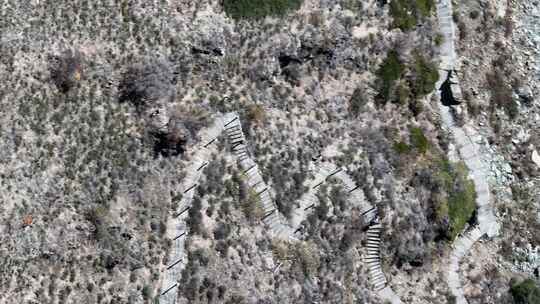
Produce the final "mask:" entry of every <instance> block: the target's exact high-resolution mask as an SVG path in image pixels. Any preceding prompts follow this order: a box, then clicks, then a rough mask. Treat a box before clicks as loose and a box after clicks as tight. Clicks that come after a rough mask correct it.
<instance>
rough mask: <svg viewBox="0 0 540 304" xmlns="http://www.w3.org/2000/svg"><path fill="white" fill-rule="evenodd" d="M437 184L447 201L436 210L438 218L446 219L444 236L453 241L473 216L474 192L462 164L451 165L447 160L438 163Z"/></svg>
mask: <svg viewBox="0 0 540 304" xmlns="http://www.w3.org/2000/svg"><path fill="white" fill-rule="evenodd" d="M438 169H439V171H438V179H439V184H440V185H441V186H442V187H443V188H444V189H445V191H446V193H447V200H446V201H442V202H440V204H439V207H438V208H437V211H436V212H437V217H438V218H448V221H449V227H448V230H447V231H446V236H447V237H448V239H450V240H454V239H455V238H456V236H457V235H458V234H459V233H460V232H461V231H462V230H463V229H464V228H465V225H466V224H467V222H468V221H470V220H471V218H472V217H473V216H474V211H475V210H476V190H475V188H474V183H473V182H472V181H471V180H469V179H468V177H467V176H468V171H467V167H466V166H465V164H464V163H451V162H450V161H448V160H447V159H443V160H441V161H439V165H438Z"/></svg>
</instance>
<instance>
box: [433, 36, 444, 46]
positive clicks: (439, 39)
mask: <svg viewBox="0 0 540 304" xmlns="http://www.w3.org/2000/svg"><path fill="white" fill-rule="evenodd" d="M433 41H434V42H435V45H436V46H440V45H441V44H442V43H443V42H444V36H443V35H442V34H437V35H435V38H434V39H433Z"/></svg>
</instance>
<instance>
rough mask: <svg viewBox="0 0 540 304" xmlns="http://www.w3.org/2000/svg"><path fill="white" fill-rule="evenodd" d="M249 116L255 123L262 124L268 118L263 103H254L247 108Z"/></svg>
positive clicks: (251, 121) (250, 120)
mask: <svg viewBox="0 0 540 304" xmlns="http://www.w3.org/2000/svg"><path fill="white" fill-rule="evenodd" d="M247 118H248V120H249V122H250V124H251V123H253V124H261V123H262V122H264V121H265V120H266V112H265V110H264V108H263V106H262V105H260V104H253V105H249V106H248V108H247Z"/></svg>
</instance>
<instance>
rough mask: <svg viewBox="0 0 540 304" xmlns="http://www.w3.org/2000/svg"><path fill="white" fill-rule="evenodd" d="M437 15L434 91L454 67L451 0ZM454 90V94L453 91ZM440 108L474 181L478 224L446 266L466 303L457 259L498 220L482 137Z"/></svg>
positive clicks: (491, 232)
mask: <svg viewBox="0 0 540 304" xmlns="http://www.w3.org/2000/svg"><path fill="white" fill-rule="evenodd" d="M437 15H438V19H439V27H440V31H441V33H442V35H443V44H442V46H441V65H440V70H439V75H440V77H439V78H440V79H439V82H438V83H437V85H436V88H437V93H438V94H440V88H441V85H442V83H443V82H444V81H445V80H446V79H447V77H448V74H449V73H450V72H451V71H454V70H455V66H456V58H457V56H456V52H455V45H454V41H455V25H454V22H453V20H452V1H451V0H440V1H438V2H437ZM452 74H453V76H454V79H451V83H452V86H451V89H452V93H453V94H454V95H455V96H456V95H457V97H456V99H459V96H460V95H461V89H460V88H459V80H458V79H457V76H455V74H456V73H452ZM456 93H457V94H456ZM439 110H440V115H441V120H442V122H443V126H444V128H446V129H447V130H448V131H450V133H452V135H453V137H454V144H455V145H456V148H457V150H458V152H459V155H460V157H461V159H462V160H463V161H464V163H465V165H466V166H467V168H468V169H469V177H470V178H471V180H472V181H473V183H474V186H475V189H476V193H477V198H476V205H477V218H478V225H477V226H476V227H474V228H472V229H470V230H469V231H467V232H464V233H463V234H462V235H460V236H459V237H458V238H457V239H456V240H455V241H454V243H453V246H452V247H453V249H452V252H451V253H450V263H449V266H448V274H447V282H448V287H449V288H450V291H451V292H452V294H453V295H454V296H455V297H456V303H457V304H467V303H468V302H467V299H466V298H465V296H464V293H463V286H462V284H461V280H460V277H459V263H460V260H461V259H462V258H463V257H464V256H465V255H466V254H467V253H468V252H469V250H470V248H471V247H472V245H473V244H474V243H475V242H476V241H478V240H479V239H480V238H481V237H482V236H483V235H487V236H488V237H493V236H495V235H497V234H498V232H499V229H500V227H499V223H498V222H497V219H496V217H495V213H494V206H493V200H492V198H491V191H490V187H489V183H488V176H489V168H488V166H487V164H486V162H487V161H486V160H485V159H484V157H485V154H484V153H482V152H481V151H480V146H479V143H477V142H476V140H475V138H481V136H480V134H479V133H478V132H477V131H476V130H475V128H474V127H473V126H472V125H470V124H467V125H465V126H463V127H461V128H460V127H459V126H457V125H456V124H455V121H454V118H453V116H452V113H451V109H450V107H446V106H444V105H443V104H442V103H441V102H439Z"/></svg>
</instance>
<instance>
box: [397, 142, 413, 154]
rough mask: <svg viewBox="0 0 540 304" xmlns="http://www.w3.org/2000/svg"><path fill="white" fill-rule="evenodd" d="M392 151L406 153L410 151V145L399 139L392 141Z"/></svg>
mask: <svg viewBox="0 0 540 304" xmlns="http://www.w3.org/2000/svg"><path fill="white" fill-rule="evenodd" d="M394 151H396V152H397V153H398V154H407V153H409V152H410V151H411V147H410V146H409V145H407V144H406V143H404V142H402V141H400V142H397V143H394Z"/></svg>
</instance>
